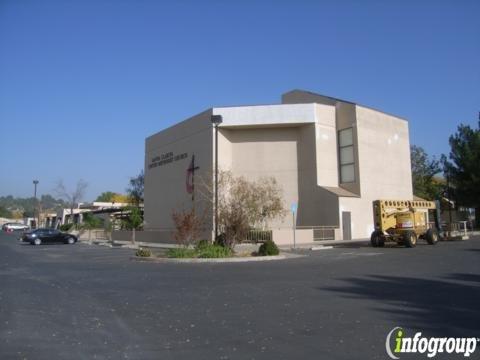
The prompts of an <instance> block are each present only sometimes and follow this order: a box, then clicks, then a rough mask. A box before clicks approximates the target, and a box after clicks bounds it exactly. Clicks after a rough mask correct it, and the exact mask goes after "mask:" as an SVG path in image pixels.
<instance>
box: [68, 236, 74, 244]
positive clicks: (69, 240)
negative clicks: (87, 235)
mask: <svg viewBox="0 0 480 360" xmlns="http://www.w3.org/2000/svg"><path fill="white" fill-rule="evenodd" d="M67 244H69V245H73V244H75V239H74V238H73V237H71V236H70V237H68V238H67Z"/></svg>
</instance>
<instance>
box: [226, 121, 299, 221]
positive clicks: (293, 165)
mask: <svg viewBox="0 0 480 360" xmlns="http://www.w3.org/2000/svg"><path fill="white" fill-rule="evenodd" d="M222 135H223V136H222V142H221V143H220V138H219V144H220V145H219V150H220V149H222V150H221V151H220V153H219V165H222V166H226V165H227V164H229V163H230V164H231V168H230V169H231V170H232V173H233V174H234V175H235V176H244V177H245V178H247V179H248V180H256V179H258V178H260V177H274V178H275V179H276V180H277V182H278V183H279V184H280V186H281V187H282V189H283V195H284V202H285V206H286V207H287V208H289V207H290V204H291V203H292V202H296V201H297V199H298V182H297V181H298V180H297V178H298V174H297V142H298V136H299V135H298V127H280V128H256V129H248V128H247V129H241V128H236V129H233V130H227V131H224V130H222ZM227 141H228V142H229V143H230V144H226V142H227ZM220 146H222V147H220ZM223 147H225V149H226V151H225V152H224V151H223ZM268 225H269V226H271V227H274V228H276V227H283V226H288V227H291V220H290V218H289V217H287V218H285V219H284V220H280V219H277V220H275V221H272V222H271V223H269V224H268Z"/></svg>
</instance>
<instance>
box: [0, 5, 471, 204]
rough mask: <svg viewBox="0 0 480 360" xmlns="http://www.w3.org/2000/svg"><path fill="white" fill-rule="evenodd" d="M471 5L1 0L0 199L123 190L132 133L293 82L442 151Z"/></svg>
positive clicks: (456, 101) (463, 67)
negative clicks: (404, 125) (400, 123)
mask: <svg viewBox="0 0 480 360" xmlns="http://www.w3.org/2000/svg"><path fill="white" fill-rule="evenodd" d="M479 15H480V1H468V0H463V1H433V0H432V1H383V0H382V1H380V0H379V1H355V0H352V1H313V0H312V1H281V0H278V1H249V0H246V1H245V0H244V1H226V0H224V1H194V0H192V1H181V0H180V1H169V2H167V1H144V0H136V1H134V0H132V1H127V0H110V1H106V0H96V1H88V0H81V1H80V0H79V1H68V0H58V1H47V0H45V1H42V0H0V135H1V139H0V154H1V164H2V169H1V170H0V196H1V195H8V194H12V195H15V196H30V195H31V194H32V193H33V185H32V179H33V178H38V180H40V184H39V194H46V193H51V192H52V189H53V188H54V187H55V183H56V182H57V181H58V180H59V179H63V180H64V182H65V183H66V185H67V186H68V187H70V188H73V187H74V186H75V184H76V181H77V180H78V179H80V178H82V179H84V180H86V181H87V182H88V183H89V187H88V192H87V196H86V200H93V199H94V198H95V197H96V196H97V195H98V194H99V193H101V192H103V191H116V192H124V190H125V187H126V186H127V183H128V179H129V177H131V176H134V175H136V174H138V173H139V171H140V169H141V168H142V167H143V158H144V139H145V137H147V136H149V135H151V134H152V133H155V132H157V131H159V130H161V129H163V128H165V127H168V126H170V125H172V124H174V123H175V122H178V121H180V120H183V119H184V118H186V117H188V116H191V115H193V114H196V113H198V112H201V111H203V110H204V109H206V108H209V107H212V106H225V105H242V104H265V103H278V102H279V101H280V95H281V94H282V93H283V92H286V91H288V90H291V89H294V88H300V89H306V90H310V91H314V92H318V93H321V94H325V95H329V96H333V97H338V98H342V99H346V100H351V101H355V102H358V103H361V104H364V105H367V106H371V107H374V108H378V109H381V110H384V111H386V112H389V113H393V114H396V115H399V116H402V117H405V118H407V119H408V120H409V124H410V125H409V126H410V139H411V142H412V143H413V144H416V145H420V146H422V147H424V148H425V149H426V150H427V152H428V153H429V154H432V155H437V156H438V155H440V154H441V153H446V152H448V149H449V147H448V137H449V135H450V134H452V133H453V132H454V131H455V129H456V127H457V125H458V124H459V123H461V122H462V123H466V124H471V125H472V126H476V125H477V116H478V115H477V114H478V111H479V110H480V21H479Z"/></svg>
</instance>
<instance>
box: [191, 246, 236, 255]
mask: <svg viewBox="0 0 480 360" xmlns="http://www.w3.org/2000/svg"><path fill="white" fill-rule="evenodd" d="M197 254H198V257H199V258H225V257H230V256H232V250H230V249H229V248H227V247H224V246H220V245H215V244H207V245H205V246H203V247H202V248H200V249H198V250H197Z"/></svg>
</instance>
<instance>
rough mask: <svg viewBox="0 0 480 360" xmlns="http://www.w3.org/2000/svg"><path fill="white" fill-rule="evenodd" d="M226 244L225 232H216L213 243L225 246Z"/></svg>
mask: <svg viewBox="0 0 480 360" xmlns="http://www.w3.org/2000/svg"><path fill="white" fill-rule="evenodd" d="M226 244H227V237H226V235H225V233H221V234H218V235H217V237H216V239H215V245H219V246H223V247H225V246H226Z"/></svg>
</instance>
